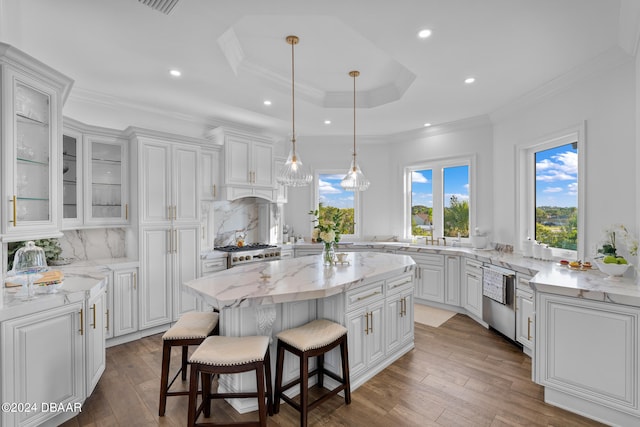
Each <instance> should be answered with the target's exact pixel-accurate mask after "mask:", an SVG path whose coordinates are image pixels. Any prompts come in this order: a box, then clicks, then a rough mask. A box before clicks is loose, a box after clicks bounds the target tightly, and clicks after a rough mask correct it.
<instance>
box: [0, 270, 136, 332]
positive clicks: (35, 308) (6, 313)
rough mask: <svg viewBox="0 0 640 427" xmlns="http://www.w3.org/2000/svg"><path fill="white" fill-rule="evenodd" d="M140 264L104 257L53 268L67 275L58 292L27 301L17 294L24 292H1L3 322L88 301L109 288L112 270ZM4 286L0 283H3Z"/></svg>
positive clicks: (6, 290)
mask: <svg viewBox="0 0 640 427" xmlns="http://www.w3.org/2000/svg"><path fill="white" fill-rule="evenodd" d="M137 266H138V261H137V260H135V259H131V258H105V259H96V260H89V261H76V262H72V263H71V264H68V265H62V266H51V267H50V268H51V269H54V270H60V271H62V273H63V274H64V284H63V286H62V287H61V288H60V289H58V290H57V292H55V293H51V294H36V298H34V299H33V300H28V301H25V300H24V299H22V298H20V297H17V296H16V294H17V293H18V291H19V290H20V289H21V288H20V287H16V288H5V287H4V283H2V288H1V289H0V321H4V320H7V319H12V318H15V317H19V316H25V315H28V314H32V313H36V312H39V311H42V310H48V309H51V308H55V307H58V306H61V305H64V304H70V303H73V302H77V301H82V300H83V299H85V298H89V297H91V296H93V295H95V294H97V293H98V292H100V291H101V290H102V289H104V288H105V287H106V286H107V276H108V274H109V270H118V269H121V268H130V267H137ZM0 283H1V282H0Z"/></svg>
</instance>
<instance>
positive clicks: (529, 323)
mask: <svg viewBox="0 0 640 427" xmlns="http://www.w3.org/2000/svg"><path fill="white" fill-rule="evenodd" d="M527 339H528V340H529V341H531V317H527Z"/></svg>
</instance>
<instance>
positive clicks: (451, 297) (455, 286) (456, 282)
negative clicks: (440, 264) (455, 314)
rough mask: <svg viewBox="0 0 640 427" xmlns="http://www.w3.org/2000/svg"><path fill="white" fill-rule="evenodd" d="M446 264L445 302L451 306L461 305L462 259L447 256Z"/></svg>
mask: <svg viewBox="0 0 640 427" xmlns="http://www.w3.org/2000/svg"><path fill="white" fill-rule="evenodd" d="M445 262H446V269H447V272H446V277H447V280H446V286H445V299H444V302H445V303H447V304H450V305H455V306H459V305H460V257H459V256H452V255H447V256H446V258H445Z"/></svg>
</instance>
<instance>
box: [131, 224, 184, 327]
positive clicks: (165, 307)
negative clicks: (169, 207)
mask: <svg viewBox="0 0 640 427" xmlns="http://www.w3.org/2000/svg"><path fill="white" fill-rule="evenodd" d="M173 239H175V236H174V233H173V230H172V229H171V228H170V227H162V226H158V227H151V226H147V227H144V228H143V230H142V232H141V233H140V248H141V258H140V266H141V270H140V287H139V288H138V297H139V316H140V317H139V320H140V323H139V325H140V329H147V328H151V327H153V326H159V325H164V324H167V323H170V322H171V321H172V318H173V316H172V311H171V308H172V307H171V306H172V300H173V298H172V297H173V278H172V268H171V262H172V259H173V252H172V251H173V243H174V240H173Z"/></svg>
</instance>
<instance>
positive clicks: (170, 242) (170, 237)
mask: <svg viewBox="0 0 640 427" xmlns="http://www.w3.org/2000/svg"><path fill="white" fill-rule="evenodd" d="M167 235H168V236H167V238H168V242H169V245H168V246H169V249H168V250H167V252H168V253H171V252H173V233H171V230H167Z"/></svg>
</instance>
